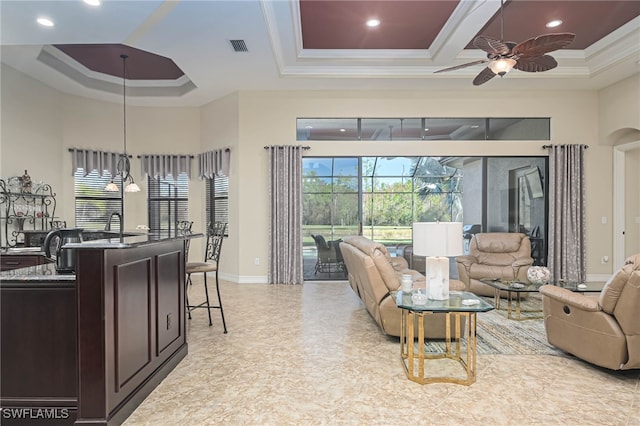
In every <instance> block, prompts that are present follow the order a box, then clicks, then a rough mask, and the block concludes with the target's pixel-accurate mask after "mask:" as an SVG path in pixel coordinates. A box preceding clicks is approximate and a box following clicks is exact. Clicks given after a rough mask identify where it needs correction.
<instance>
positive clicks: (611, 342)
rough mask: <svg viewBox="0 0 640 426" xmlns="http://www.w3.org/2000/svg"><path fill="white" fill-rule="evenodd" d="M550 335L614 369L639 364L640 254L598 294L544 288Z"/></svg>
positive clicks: (586, 357)
mask: <svg viewBox="0 0 640 426" xmlns="http://www.w3.org/2000/svg"><path fill="white" fill-rule="evenodd" d="M540 293H541V295H542V309H543V312H544V326H545V329H546V331H547V340H548V341H549V343H550V344H552V345H553V346H556V347H557V348H559V349H562V350H563V351H565V352H568V353H570V354H573V355H575V356H577V357H578V358H581V359H583V360H585V361H587V362H590V363H592V364H596V365H599V366H601V367H605V368H609V369H611V370H630V369H633V368H640V254H636V255H635V256H631V257H630V258H628V259H627V260H626V262H625V264H624V266H623V267H622V268H621V269H620V270H619V271H618V272H617V273H616V274H615V275H614V276H613V277H611V278H610V279H609V281H608V282H607V283H606V284H605V286H604V288H603V290H602V292H601V293H600V297H599V298H598V297H593V296H591V297H590V296H585V295H582V294H580V293H574V292H571V291H569V290H567V289H564V288H560V287H556V286H553V285H545V286H542V287H540Z"/></svg>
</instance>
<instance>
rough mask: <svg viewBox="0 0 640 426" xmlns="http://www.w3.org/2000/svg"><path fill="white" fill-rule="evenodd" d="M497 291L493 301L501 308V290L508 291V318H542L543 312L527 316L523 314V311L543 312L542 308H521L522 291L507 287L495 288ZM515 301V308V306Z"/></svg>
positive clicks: (517, 319) (497, 307)
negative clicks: (511, 289) (510, 289)
mask: <svg viewBox="0 0 640 426" xmlns="http://www.w3.org/2000/svg"><path fill="white" fill-rule="evenodd" d="M494 290H495V293H494V296H493V301H494V305H495V307H496V309H500V292H501V291H506V292H507V319H510V320H516V321H524V320H530V319H540V318H542V314H540V315H531V316H529V315H527V316H525V317H523V316H522V313H523V312H526V313H541V312H542V308H541V309H522V308H520V300H521V298H520V294H522V292H521V291H509V290H507V289H498V288H496V289H494ZM528 293H532V292H528ZM513 302H515V309H514V308H513ZM512 313H513V314H515V315H512Z"/></svg>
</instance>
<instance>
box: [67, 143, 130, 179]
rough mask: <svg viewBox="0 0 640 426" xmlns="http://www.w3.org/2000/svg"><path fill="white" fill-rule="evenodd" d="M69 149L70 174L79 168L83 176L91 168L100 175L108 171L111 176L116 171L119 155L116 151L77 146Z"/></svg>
mask: <svg viewBox="0 0 640 426" xmlns="http://www.w3.org/2000/svg"><path fill="white" fill-rule="evenodd" d="M69 151H70V152H71V176H73V175H74V174H75V172H76V170H78V169H79V168H82V169H83V170H84V175H85V176H86V175H88V174H89V173H91V171H92V170H97V171H98V173H99V174H100V176H104V172H109V173H110V174H111V176H115V175H116V173H117V170H116V167H117V165H118V160H119V159H120V155H121V154H119V153H117V152H106V151H94V150H91V149H78V148H71V149H69Z"/></svg>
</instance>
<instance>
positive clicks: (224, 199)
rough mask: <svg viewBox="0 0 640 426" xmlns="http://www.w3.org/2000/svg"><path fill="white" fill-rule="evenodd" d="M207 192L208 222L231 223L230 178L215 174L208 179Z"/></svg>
mask: <svg viewBox="0 0 640 426" xmlns="http://www.w3.org/2000/svg"><path fill="white" fill-rule="evenodd" d="M206 192H207V197H206V222H207V223H212V222H225V223H229V178H228V177H227V176H215V177H214V178H213V179H207V181H206ZM227 230H228V228H227Z"/></svg>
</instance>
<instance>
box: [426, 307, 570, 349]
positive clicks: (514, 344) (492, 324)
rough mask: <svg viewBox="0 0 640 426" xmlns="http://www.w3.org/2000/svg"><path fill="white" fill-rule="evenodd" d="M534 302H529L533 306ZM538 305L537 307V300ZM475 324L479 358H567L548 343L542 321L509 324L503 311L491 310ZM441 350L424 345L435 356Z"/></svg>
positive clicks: (439, 344)
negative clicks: (515, 356) (483, 356)
mask: <svg viewBox="0 0 640 426" xmlns="http://www.w3.org/2000/svg"><path fill="white" fill-rule="evenodd" d="M492 302H493V301H491V303H492ZM535 302H536V301H534V300H531V301H530V303H532V304H535ZM537 303H540V300H538V301H537ZM492 304H493V303H492ZM504 305H505V306H502V307H504V308H506V303H504ZM477 322H478V323H477V332H476V336H477V342H476V349H477V353H478V354H479V355H489V354H502V355H560V356H562V355H566V354H565V353H564V352H563V351H561V350H559V349H557V348H555V347H554V346H552V345H550V344H549V343H548V342H547V333H546V331H545V329H544V321H543V320H542V318H539V319H528V320H524V321H516V320H510V319H507V317H506V311H504V310H495V309H494V310H492V311H489V312H483V313H478V314H477ZM443 350H444V342H442V341H429V342H427V343H426V344H425V351H426V352H434V353H435V352H441V351H443Z"/></svg>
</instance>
